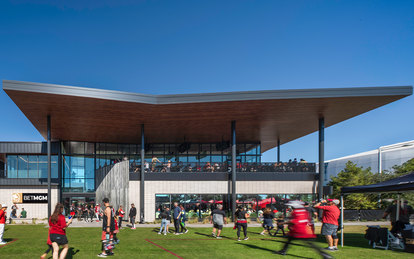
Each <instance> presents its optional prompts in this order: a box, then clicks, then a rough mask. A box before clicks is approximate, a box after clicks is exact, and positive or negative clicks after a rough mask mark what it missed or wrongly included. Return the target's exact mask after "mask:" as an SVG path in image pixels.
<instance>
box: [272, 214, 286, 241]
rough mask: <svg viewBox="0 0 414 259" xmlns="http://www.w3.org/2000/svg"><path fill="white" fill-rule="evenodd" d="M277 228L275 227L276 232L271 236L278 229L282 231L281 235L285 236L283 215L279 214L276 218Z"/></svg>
mask: <svg viewBox="0 0 414 259" xmlns="http://www.w3.org/2000/svg"><path fill="white" fill-rule="evenodd" d="M276 222H277V228H276V232H275V234H274V235H273V236H276V235H277V233H279V230H281V231H282V234H283V236H285V218H284V217H283V215H280V216H279V217H278V218H277V221H276Z"/></svg>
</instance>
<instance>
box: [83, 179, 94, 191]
mask: <svg viewBox="0 0 414 259" xmlns="http://www.w3.org/2000/svg"><path fill="white" fill-rule="evenodd" d="M85 183H86V191H87V192H94V191H95V179H86V180H85Z"/></svg>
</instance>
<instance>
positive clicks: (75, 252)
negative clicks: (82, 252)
mask: <svg viewBox="0 0 414 259" xmlns="http://www.w3.org/2000/svg"><path fill="white" fill-rule="evenodd" d="M77 253H79V249H76V250H75V249H74V248H73V247H69V250H68V253H67V255H66V258H69V259H72V258H73V257H74V255H75V254H77Z"/></svg>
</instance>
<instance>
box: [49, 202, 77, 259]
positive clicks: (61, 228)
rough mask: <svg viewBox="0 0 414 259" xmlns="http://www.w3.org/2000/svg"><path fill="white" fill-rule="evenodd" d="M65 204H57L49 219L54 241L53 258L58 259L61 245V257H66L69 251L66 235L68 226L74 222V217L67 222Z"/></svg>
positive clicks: (51, 236) (51, 238)
mask: <svg viewBox="0 0 414 259" xmlns="http://www.w3.org/2000/svg"><path fill="white" fill-rule="evenodd" d="M62 212H63V205H62V204H61V203H58V204H56V207H55V211H54V212H53V214H52V216H50V219H49V233H50V234H49V236H50V241H51V242H52V248H53V259H58V256H59V246H62V247H63V249H62V252H61V253H60V257H59V258H60V259H63V258H66V254H67V252H68V239H67V237H66V228H67V227H68V226H69V225H70V224H71V223H72V220H73V218H71V219H69V221H68V222H67V223H66V220H65V216H63V215H62Z"/></svg>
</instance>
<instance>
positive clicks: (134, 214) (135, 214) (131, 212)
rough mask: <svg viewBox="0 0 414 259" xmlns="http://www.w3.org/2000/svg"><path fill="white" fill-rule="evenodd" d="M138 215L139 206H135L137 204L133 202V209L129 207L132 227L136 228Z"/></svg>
mask: <svg viewBox="0 0 414 259" xmlns="http://www.w3.org/2000/svg"><path fill="white" fill-rule="evenodd" d="M136 216H137V208H135V204H133V203H132V204H131V209H129V221H130V222H131V229H136V228H135V218H136Z"/></svg>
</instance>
